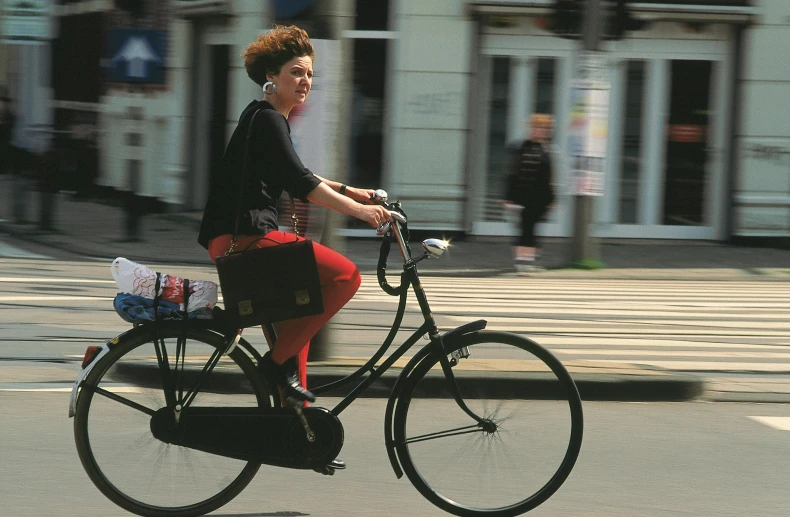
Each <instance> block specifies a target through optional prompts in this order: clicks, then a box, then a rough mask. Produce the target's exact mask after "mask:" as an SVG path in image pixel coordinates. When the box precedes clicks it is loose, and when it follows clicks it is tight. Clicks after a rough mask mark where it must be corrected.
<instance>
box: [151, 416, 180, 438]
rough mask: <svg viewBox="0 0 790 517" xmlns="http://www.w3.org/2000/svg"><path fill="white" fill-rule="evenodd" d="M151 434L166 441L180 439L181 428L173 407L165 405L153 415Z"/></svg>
mask: <svg viewBox="0 0 790 517" xmlns="http://www.w3.org/2000/svg"><path fill="white" fill-rule="evenodd" d="M151 434H153V435H154V438H156V439H157V440H161V441H163V442H165V443H175V442H176V441H177V440H178V437H179V436H180V435H181V429H180V427H179V425H178V423H177V422H176V417H175V412H174V411H173V409H171V408H167V407H163V408H161V409H159V410H157V412H156V413H154V416H152V417H151Z"/></svg>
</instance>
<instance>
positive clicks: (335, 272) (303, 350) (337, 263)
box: [208, 231, 362, 389]
mask: <svg viewBox="0 0 790 517" xmlns="http://www.w3.org/2000/svg"><path fill="white" fill-rule="evenodd" d="M265 237H266V238H265V239H264V238H261V236H260V235H240V236H238V238H237V239H236V248H235V249H236V250H243V249H252V248H265V247H268V246H276V245H277V244H278V243H284V242H292V241H293V240H294V234H292V233H286V232H280V231H273V232H269V233H267V234H266V235H265ZM232 238H233V236H232V235H230V234H225V235H220V236H219V237H215V238H214V239H211V241H210V242H209V245H208V253H209V257H210V258H211V261H212V262H215V263H216V258H217V257H219V256H221V255H224V254H225V252H226V251H227V250H228V248H230V243H231V240H232ZM298 239H299V240H304V238H303V237H298ZM313 249H314V251H315V261H316V265H317V266H318V278H319V280H320V281H321V297H322V299H323V302H324V312H323V313H321V314H317V315H315V316H305V317H304V318H297V319H293V320H286V321H280V322H278V323H274V330H275V332H277V341H276V343H275V344H274V346H273V347H272V339H271V336H268V335H267V336H266V341H267V342H268V343H269V348H270V349H271V350H272V359H274V362H275V363H278V364H282V363H283V362H285V361H286V360H287V359H289V358H291V357H293V356H298V359H297V363H298V365H299V381H300V382H301V383H302V386H304V387H305V389H307V350H308V348H309V346H310V339H312V337H313V336H314V335H315V334H316V332H318V329H320V328H321V327H323V326H324V324H325V323H326V322H327V321H329V319H330V318H331V317H332V316H334V315H335V313H337V311H339V310H340V309H341V308H343V306H344V305H345V304H346V303H348V301H349V300H350V299H351V297H353V296H354V293H356V292H357V289H359V284H360V283H361V282H362V277H361V276H360V274H359V269H357V266H356V265H354V263H353V262H351V261H350V260H348V259H347V258H346V257H344V256H343V255H341V254H340V253H338V252H336V251H334V250H332V249H330V248H327V247H326V246H322V245H321V244H318V243H317V242H314V243H313ZM265 288H266V286H261V289H265ZM263 332H264V334H267V332H266V328H265V327H264V331H263Z"/></svg>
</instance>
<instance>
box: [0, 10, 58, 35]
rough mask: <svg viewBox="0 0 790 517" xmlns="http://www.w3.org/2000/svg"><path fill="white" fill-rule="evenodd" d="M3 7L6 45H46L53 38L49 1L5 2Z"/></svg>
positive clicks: (1, 14)
mask: <svg viewBox="0 0 790 517" xmlns="http://www.w3.org/2000/svg"><path fill="white" fill-rule="evenodd" d="M2 7H3V8H2V13H0V16H2V31H3V42H4V43H11V44H18V45H20V44H29V43H44V42H45V41H47V40H49V39H51V38H52V27H51V22H50V20H51V13H50V7H51V2H49V1H48V0H4V1H3V2H2Z"/></svg>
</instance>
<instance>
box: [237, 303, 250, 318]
mask: <svg viewBox="0 0 790 517" xmlns="http://www.w3.org/2000/svg"><path fill="white" fill-rule="evenodd" d="M250 314H252V301H251V300H242V301H240V302H239V315H240V316H249V315H250Z"/></svg>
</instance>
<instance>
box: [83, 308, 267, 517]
mask: <svg viewBox="0 0 790 517" xmlns="http://www.w3.org/2000/svg"><path fill="white" fill-rule="evenodd" d="M178 339H185V340H188V346H186V347H185V346H184V344H183V343H182V346H181V347H177V346H176V343H177V340H178ZM155 341H156V344H155ZM176 348H179V350H178V352H179V353H178V359H177V361H175V360H174V359H175V356H174V355H173V356H170V357H169V358H168V355H167V351H168V349H169V350H170V351H174V350H176ZM224 349H225V340H224V338H223V337H222V335H220V334H218V333H215V332H212V331H210V330H205V329H200V328H197V327H195V328H192V327H188V328H186V329H185V327H184V324H183V323H182V322H174V323H173V324H171V323H170V322H160V324H159V329H158V332H154V331H153V330H152V327H149V328H146V327H145V326H143V327H142V328H140V329H137V330H134V331H131V332H128V333H126V334H124V335H123V336H121V337H120V338H119V339H118V341H117V342H116V343H115V345H114V346H113V347H112V349H111V351H110V353H109V354H107V355H106V356H104V357H103V358H102V359H101V360H100V361H99V362H98V363H97V364H96V365H95V367H94V368H93V370H92V371H91V372H90V373H89V374H88V376H87V378H86V379H85V383H84V385H83V389H84V390H85V392H84V393H83V394H82V396H80V397H79V399H78V400H77V410H76V415H75V419H74V429H75V438H76V442H77V450H78V452H79V454H80V458H81V459H82V463H83V465H84V466H85V469H86V472H87V473H88V476H89V477H90V479H91V481H93V482H94V484H96V486H97V487H98V488H99V489H101V491H102V492H103V493H105V494H107V495H108V497H110V499H112V500H113V502H115V503H116V504H118V505H119V506H121V507H122V508H124V509H126V510H128V511H130V512H132V513H136V514H139V515H157V516H165V517H166V516H168V515H170V516H175V515H178V516H185V515H205V514H207V513H210V512H213V511H214V510H216V509H217V508H219V507H221V506H222V505H223V504H225V503H227V502H228V501H229V500H230V499H232V498H233V497H235V496H236V495H237V494H238V493H239V492H240V491H241V490H242V489H243V488H244V487H245V486H246V485H247V484H248V483H249V482H250V481H251V480H252V478H253V477H254V476H255V473H256V472H257V471H258V469H259V468H260V465H259V464H257V463H251V462H245V461H240V460H237V459H232V458H226V457H223V456H220V455H216V454H210V453H206V452H202V451H199V450H197V449H192V448H188V447H182V446H179V445H173V444H172V443H167V441H169V438H168V436H171V433H173V432H177V431H176V429H175V428H171V426H173V425H175V423H174V422H172V423H171V422H168V421H167V419H164V420H161V421H157V422H156V425H157V426H159V429H161V431H162V434H158V433H157V436H161V437H162V438H161V439H160V438H157V437H155V436H154V432H153V429H152V428H151V422H152V417H154V416H155V415H156V414H157V411H159V410H160V409H161V408H165V407H172V406H171V404H172V405H174V404H175V403H176V396H177V395H178V392H179V388H180V389H181V392H182V395H181V396H182V397H183V400H189V401H190V402H191V401H192V400H196V401H198V400H199V404H200V405H201V407H210V408H211V407H213V408H231V407H245V408H247V407H257V406H259V405H268V404H269V398H268V391H267V388H266V387H265V385H264V384H263V382H262V380H261V378H260V376H259V374H258V371H257V369H256V367H255V365H254V364H253V362H252V360H251V359H250V357H249V356H248V355H247V353H246V352H245V349H244V348H243V347H239V348H237V349H236V350H234V351H233V352H232V353H231V354H230V355H225V354H222V351H223V350H224ZM185 351H188V352H189V353H188V354H186V353H184V352H185ZM155 352H156V353H155ZM214 365H217V366H218V368H217V370H221V372H217V371H212V368H213V366H214ZM176 369H177V372H176V371H175V370H176ZM164 386H166V388H164ZM215 387H218V388H219V389H216V390H215V389H214V388H215ZM196 396H197V398H196Z"/></svg>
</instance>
